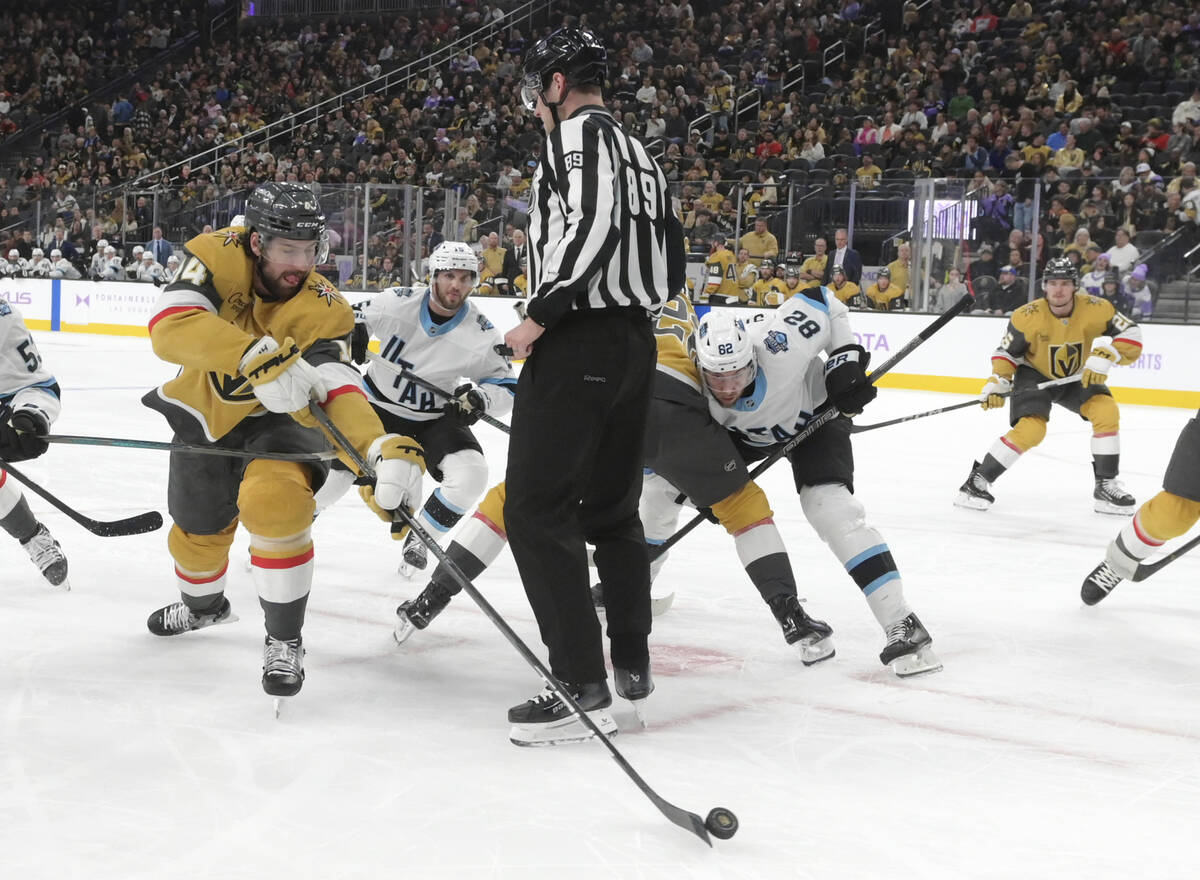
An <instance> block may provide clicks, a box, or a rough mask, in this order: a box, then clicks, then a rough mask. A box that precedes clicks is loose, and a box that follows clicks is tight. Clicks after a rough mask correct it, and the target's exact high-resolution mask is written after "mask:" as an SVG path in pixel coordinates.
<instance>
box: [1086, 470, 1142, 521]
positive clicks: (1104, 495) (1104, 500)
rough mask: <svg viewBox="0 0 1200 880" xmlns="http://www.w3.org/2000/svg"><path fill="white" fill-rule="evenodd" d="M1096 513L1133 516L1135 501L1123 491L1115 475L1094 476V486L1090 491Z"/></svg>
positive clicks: (1123, 488) (1135, 507) (1135, 506)
mask: <svg viewBox="0 0 1200 880" xmlns="http://www.w3.org/2000/svg"><path fill="white" fill-rule="evenodd" d="M1092 498H1093V499H1094V502H1095V503H1094V504H1093V505H1092V509H1093V510H1095V511H1096V513H1111V514H1113V515H1114V516H1133V512H1134V511H1135V510H1136V509H1137V501H1136V500H1135V499H1134V497H1133V496H1132V495H1130V494H1129V493H1128V492H1127V491H1125V487H1124V486H1122V485H1121V481H1120V480H1118V479H1116V478H1115V477H1096V488H1095V490H1094V491H1093V492H1092Z"/></svg>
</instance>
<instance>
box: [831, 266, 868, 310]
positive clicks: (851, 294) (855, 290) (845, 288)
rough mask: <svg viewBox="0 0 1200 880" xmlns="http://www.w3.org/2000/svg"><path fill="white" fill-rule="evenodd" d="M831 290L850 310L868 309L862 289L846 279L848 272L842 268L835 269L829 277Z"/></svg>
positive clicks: (836, 267)
mask: <svg viewBox="0 0 1200 880" xmlns="http://www.w3.org/2000/svg"><path fill="white" fill-rule="evenodd" d="M829 289H830V290H832V291H833V295H834V296H836V297H837V298H838V299H839V300H841V301H842V302H843V303H845V304H846V305H847V306H848V307H849V308H852V309H865V308H866V307H867V301H866V297H865V296H863V292H862V288H861V287H859V286H858V285H857V284H855V283H854V282H853V281H851V280H849V279H848V278H847V277H846V270H845V269H843V268H842V267H841V266H834V267H833V272H832V273H831V274H830V276H829Z"/></svg>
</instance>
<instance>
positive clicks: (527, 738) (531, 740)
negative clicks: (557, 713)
mask: <svg viewBox="0 0 1200 880" xmlns="http://www.w3.org/2000/svg"><path fill="white" fill-rule="evenodd" d="M587 716H588V718H591V719H592V721H594V722H595V724H596V726H597V727H599V728H600V732H601V733H603V734H604V735H605V736H607V737H608V738H609V739H612V738H613V737H614V736H616V735H617V722H616V721H614V720H613V717H612V713H611V712H609V710H608V709H598V710H596V711H594V712H588V713H587ZM594 736H595V734H594V733H592V729H591V728H590V727H586V726H584V724H583V722H582V721H580V720H579V719H578V718H576V717H575V716H574V715H571V716H570V717H567V718H562V719H559V720H558V721H552V722H549V723H547V724H514V725H513V726H512V729H511V730H510V731H509V733H508V739H509V742H511V743H512V744H513V745H515V746H560V745H568V744H570V743H579V742H585V741H586V740H589V739H592V738H593V737H594Z"/></svg>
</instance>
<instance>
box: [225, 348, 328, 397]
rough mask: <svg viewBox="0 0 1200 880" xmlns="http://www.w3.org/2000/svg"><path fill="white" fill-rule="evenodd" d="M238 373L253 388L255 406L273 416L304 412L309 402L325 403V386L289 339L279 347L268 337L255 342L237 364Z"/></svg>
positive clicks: (319, 375) (319, 376)
mask: <svg viewBox="0 0 1200 880" xmlns="http://www.w3.org/2000/svg"><path fill="white" fill-rule="evenodd" d="M238 372H240V373H241V374H242V375H243V376H245V377H246V378H247V379H248V380H249V381H250V385H251V386H252V387H253V388H254V396H255V397H257V398H258V401H259V403H261V404H262V405H263V406H265V407H266V408H267V409H269V410H270V411H271V412H274V413H292V412H296V411H297V410H304V409H307V408H308V402H309V401H310V400H316V401H317V402H319V403H324V402H325V395H326V393H327V392H326V389H325V383H324V382H323V381H322V380H321V374H320V373H319V372H318V371H317V368H316V367H314V366H313V365H312V364H310V363H308V362H307V361H306V360H304V358H303V356H302V353H301V351H300V347H299V346H298V345H296V343H295V341H294V340H293V339H292V338H291V337H290V336H289V337H288V338H287V339H285V340H283V345H282V346H280V345H279V343H277V342H276V341H275V340H274V339H272V338H271V337H270V336H264V337H262V338H261V339H259V340H257V341H255V342H254V343H253V344H252V345H251V346H250V347H249V348H247V349H246V352H245V354H243V355H242V361H241V363H240V364H238Z"/></svg>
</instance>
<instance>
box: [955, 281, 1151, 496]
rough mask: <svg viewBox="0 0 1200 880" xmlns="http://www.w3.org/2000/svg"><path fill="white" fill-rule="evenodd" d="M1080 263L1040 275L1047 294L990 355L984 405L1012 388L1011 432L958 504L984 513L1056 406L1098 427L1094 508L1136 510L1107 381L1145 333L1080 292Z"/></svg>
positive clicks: (1014, 321)
mask: <svg viewBox="0 0 1200 880" xmlns="http://www.w3.org/2000/svg"><path fill="white" fill-rule="evenodd" d="M1077 277H1078V276H1077V273H1076V270H1075V266H1074V265H1073V264H1072V263H1071V261H1070V260H1067V259H1064V258H1061V257H1060V258H1057V259H1053V260H1050V261H1049V262H1048V263H1047V264H1046V269H1045V271H1044V272H1043V274H1042V289H1043V292H1044V293H1045V295H1044V296H1043V297H1041V298H1040V299H1036V300H1034V301H1033V302H1031V303H1029V304H1028V305H1025V306H1022V307H1021V308H1019V309H1017V310H1016V311H1015V312H1013V314H1012V317H1011V318H1010V319H1009V322H1008V327H1007V329H1006V331H1005V334H1004V338H1003V339H1002V340H1001V342H1000V347H999V348H998V349H996V351H995V353H994V354H993V355H992V377H991V378H990V379H988V381H987V383H986V384H985V385H984V387H983V391H982V394H981V401H980V402H981V403H982V405H983V408H984V409H992V408H995V407H998V406H1002V405H1003V404H1004V397H1003V396H1002V395H1004V394H1006V393H1008V392H1010V391H1011V392H1012V398H1011V401H1010V407H1011V408H1010V411H1009V424H1010V425H1011V426H1012V430H1010V431H1009V432H1008V433H1007V434H1005V435H1004V436H1003V437H1001V438H1000V439H999V440H997V441H996V442H995V443H994V444H993V445H992V447H991V449H989V450H988V452H987V455H986V456H984V459H983V462H982V463H980V462H975V463H974V465H973V466H972V468H971V473H970V475H969V476H968V477H967V481H966V482H965V483H963V485H962V488H961V489H959V493H958V498H957V499H956V501H955V503H956V504H957V505H958V506H960V507H969V508H973V509H975V510H986V509H987V508H989V507H990V506H991V505H992V502H993V501H994V500H995V499H994V498H993V496H992V494H991V493H990V492H989V491H988V489H989V488H990V486H991V484H992V483H993V482H995V481H996V479H997V478H999V476H1000V475H1001V474H1003V473H1004V472H1005V471H1006V470H1008V468H1010V467H1012V466H1013V465H1014V464H1016V462H1017V459H1018V458H1020V457H1021V455H1022V454H1024V453H1025V452H1028V451H1029V450H1030V449H1032V448H1033V447H1034V446H1037V445H1038V444H1039V443H1041V442H1042V439H1043V438H1044V437H1045V436H1046V423H1047V421H1048V420H1049V418H1050V406H1051V404H1052V403H1057V404H1059V405H1060V406H1063V407H1065V408H1066V409H1069V410H1070V411H1071V412H1073V413H1077V414H1078V415H1079V416H1081V417H1082V418H1084V419H1087V420H1088V421H1089V422H1091V424H1092V467H1093V470H1094V473H1095V486H1094V489H1093V499H1094V509H1095V510H1096V511H1097V512H1098V513H1112V514H1117V515H1125V516H1128V515H1129V514H1131V513H1133V509H1134V506H1135V504H1136V502H1135V501H1134V499H1133V496H1132V495H1130V494H1129V493H1128V492H1126V491H1125V489H1124V487H1123V486H1122V485H1121V483H1120V482H1119V481H1118V480H1117V472H1118V465H1119V461H1120V441H1119V438H1118V430H1119V422H1120V414H1119V412H1118V410H1117V403H1116V401H1115V400H1113V397H1112V394H1111V393H1110V392H1109V390H1108V387H1107V386H1106V385H1105V379H1106V378H1107V376H1108V370H1109V367H1111V366H1112V365H1113V364H1130V363H1133V362H1134V361H1136V360H1137V359H1138V357H1139V356H1140V355H1141V352H1142V331H1141V328H1140V327H1138V325H1137V324H1135V323H1134V322H1133V321H1132V320H1131V319H1129V318H1127V317H1125V316H1124V315H1122V314H1121V313H1120V312H1118V311H1116V310H1115V309H1114V308H1113V306H1112V304H1111V303H1109V302H1108V301H1107V300H1103V299H1100V298H1099V297H1095V296H1090V295H1088V294H1086V293H1078V292H1076V289H1075V285H1076V280H1077ZM1075 375H1078V376H1079V377H1080V380H1079V382H1078V383H1070V384H1065V385H1059V386H1056V387H1052V388H1044V389H1040V390H1039V389H1037V388H1036V387H1035V386H1037V385H1038V384H1039V383H1040V382H1043V381H1045V380H1047V379H1062V378H1066V377H1070V376H1075Z"/></svg>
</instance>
